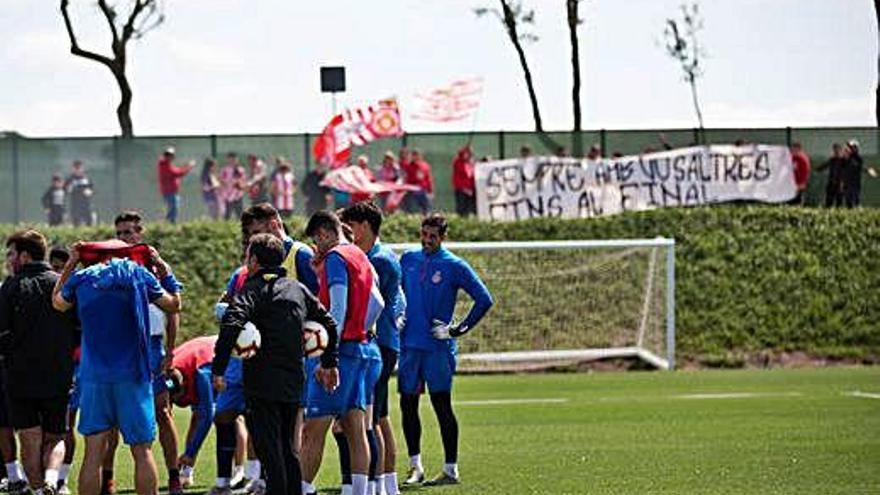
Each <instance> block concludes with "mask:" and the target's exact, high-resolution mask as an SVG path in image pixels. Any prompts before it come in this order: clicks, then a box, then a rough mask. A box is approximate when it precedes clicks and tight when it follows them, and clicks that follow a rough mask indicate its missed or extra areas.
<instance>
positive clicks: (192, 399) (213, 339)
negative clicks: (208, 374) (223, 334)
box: [171, 335, 217, 407]
mask: <svg viewBox="0 0 880 495" xmlns="http://www.w3.org/2000/svg"><path fill="white" fill-rule="evenodd" d="M216 343H217V336H216V335H213V336H209V337H197V338H195V339H192V340H188V341H186V342H184V343H183V344H180V345H179V346H177V348H176V349H174V359H172V360H171V365H172V366H173V367H175V368H177V369H178V370H179V371H180V374H182V375H183V398H182V399H181V400H180V401H178V403H177V404H178V405H179V406H180V407H187V406H191V405H193V404H196V403H197V402H198V401H199V397H198V394H197V392H196V372H197V370H198V369H199V368H201V367H202V366H204V365H206V364H209V363H210V362H211V361H213V360H214V344H216Z"/></svg>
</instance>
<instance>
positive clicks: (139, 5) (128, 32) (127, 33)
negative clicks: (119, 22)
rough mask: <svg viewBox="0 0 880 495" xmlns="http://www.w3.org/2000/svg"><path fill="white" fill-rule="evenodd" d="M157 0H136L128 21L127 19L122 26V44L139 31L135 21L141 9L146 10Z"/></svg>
mask: <svg viewBox="0 0 880 495" xmlns="http://www.w3.org/2000/svg"><path fill="white" fill-rule="evenodd" d="M154 1H155V0H143V1H142V0H135V2H134V8H133V9H131V14H130V15H129V16H128V21H126V23H125V26H124V27H123V28H122V44H123V45H124V44H125V43H128V40H130V39H131V37H132V35H134V34H135V33H136V32H137V31H136V30H135V28H134V22H135V20H136V19H137V18H138V16H139V15H140V14H141V11H143V10H144V8H146V7H147V6H148V5H150V4H151V3H153V2H154Z"/></svg>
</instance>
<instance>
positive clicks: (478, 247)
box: [391, 238, 675, 372]
mask: <svg viewBox="0 0 880 495" xmlns="http://www.w3.org/2000/svg"><path fill="white" fill-rule="evenodd" d="M444 246H446V247H447V248H448V249H449V250H451V251H452V252H453V253H455V254H457V255H458V256H460V257H462V258H464V259H465V260H467V262H468V263H470V265H471V266H473V268H474V270H476V272H477V273H478V274H479V275H480V278H482V280H483V282H485V284H486V285H487V286H488V287H489V291H490V292H491V293H492V296H493V297H494V299H495V305H494V307H493V308H492V309H491V310H490V311H489V313H488V314H487V315H486V317H485V318H484V319H483V321H482V322H480V324H479V325H478V326H477V327H476V328H475V329H474V330H473V331H472V332H470V333H468V335H467V336H466V337H464V338H462V339H460V340H459V342H458V344H459V370H461V371H473V372H476V371H527V370H544V369H549V368H565V367H572V366H577V365H579V364H582V363H585V362H590V361H596V360H607V359H622V360H639V361H642V362H644V363H646V364H648V365H650V366H652V367H656V368H659V369H672V368H673V367H674V365H675V361H674V358H675V255H674V249H675V241H674V240H673V239H663V238H657V239H627V240H595V241H527V242H449V243H445V244H444ZM391 247H392V248H393V249H395V250H396V251H398V252H400V251H402V250H404V249H412V248H420V246H419V245H418V244H394V245H392V246H391ZM470 307H471V300H470V298H469V297H468V296H467V295H466V294H464V292H459V301H458V304H457V305H456V313H455V316H456V321H461V319H462V318H464V316H465V315H466V314H467V311H468V310H469V309H470Z"/></svg>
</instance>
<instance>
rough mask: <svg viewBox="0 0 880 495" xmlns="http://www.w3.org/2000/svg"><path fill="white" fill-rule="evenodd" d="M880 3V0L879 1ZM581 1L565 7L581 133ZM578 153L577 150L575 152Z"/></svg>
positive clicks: (576, 124) (577, 124)
mask: <svg viewBox="0 0 880 495" xmlns="http://www.w3.org/2000/svg"><path fill="white" fill-rule="evenodd" d="M877 1H878V2H880V0H877ZM579 4H580V0H566V1H565V6H566V8H567V10H568V33H569V38H570V39H571V76H572V84H571V102H572V110H573V112H574V130H575V131H576V132H580V131H581V129H583V127H582V124H581V60H580V49H579V47H578V45H579V43H578V33H577V27H578V5H579ZM575 152H576V153H577V150H575Z"/></svg>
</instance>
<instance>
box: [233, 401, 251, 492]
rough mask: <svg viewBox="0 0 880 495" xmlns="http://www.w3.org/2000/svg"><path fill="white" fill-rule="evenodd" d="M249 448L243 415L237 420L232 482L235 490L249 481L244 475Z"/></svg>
mask: <svg viewBox="0 0 880 495" xmlns="http://www.w3.org/2000/svg"><path fill="white" fill-rule="evenodd" d="M247 447H248V431H247V425H246V424H245V421H244V415H242V416H239V417H238V418H236V420H235V455H234V456H233V460H232V480H231V481H230V483H231V485H232V487H233V488H239V486H238V485H239V484H244V483H245V482H246V480H247V478H245V475H244V468H245V464H246V463H247Z"/></svg>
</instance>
